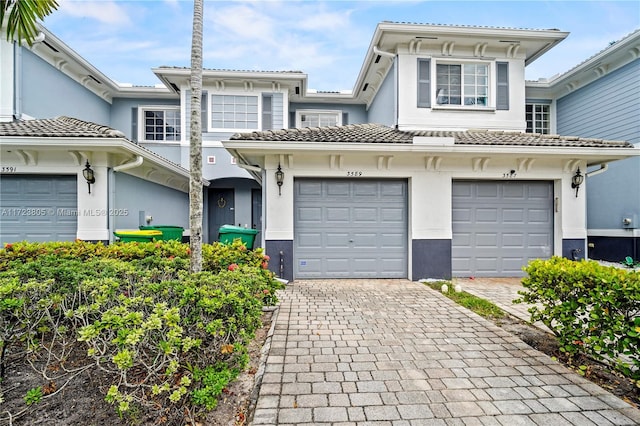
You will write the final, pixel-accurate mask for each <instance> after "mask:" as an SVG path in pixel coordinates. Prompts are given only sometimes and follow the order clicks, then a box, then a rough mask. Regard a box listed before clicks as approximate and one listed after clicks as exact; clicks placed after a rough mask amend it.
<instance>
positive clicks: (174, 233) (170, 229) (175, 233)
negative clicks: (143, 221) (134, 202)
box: [140, 225, 184, 241]
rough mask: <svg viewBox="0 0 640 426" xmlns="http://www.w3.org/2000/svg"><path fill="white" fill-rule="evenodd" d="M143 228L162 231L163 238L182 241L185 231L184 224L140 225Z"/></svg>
mask: <svg viewBox="0 0 640 426" xmlns="http://www.w3.org/2000/svg"><path fill="white" fill-rule="evenodd" d="M140 229H141V230H154V231H160V232H162V238H161V239H162V240H164V241H168V240H178V241H182V233H183V232H184V228H183V227H182V226H173V225H149V226H140Z"/></svg>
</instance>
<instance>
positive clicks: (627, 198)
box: [526, 30, 640, 261]
mask: <svg viewBox="0 0 640 426" xmlns="http://www.w3.org/2000/svg"><path fill="white" fill-rule="evenodd" d="M526 89H527V113H528V114H529V111H531V114H532V115H531V116H530V118H529V119H528V122H527V123H528V126H529V127H532V128H534V129H535V130H537V131H540V132H544V133H557V134H562V135H575V136H582V137H593V138H604V139H615V140H624V141H628V142H630V143H632V144H634V145H635V146H636V147H639V146H640V30H636V31H635V32H633V33H631V34H629V35H628V36H627V37H625V38H623V39H622V40H619V41H616V42H612V43H611V44H610V45H609V46H608V47H607V48H606V49H604V50H603V51H601V52H599V53H598V54H596V55H594V56H592V57H591V58H588V59H587V60H585V61H584V62H582V63H581V64H579V65H577V66H576V67H574V68H573V69H571V70H569V71H568V72H566V73H564V74H561V75H558V76H555V77H552V78H550V79H545V80H542V81H536V82H527V86H526ZM534 114H535V115H534ZM590 171H591V169H590ZM586 188H587V236H588V255H589V257H590V258H595V259H604V260H609V261H620V260H621V259H624V258H625V257H626V256H631V257H633V258H634V259H635V260H638V259H640V157H635V158H629V159H626V160H623V161H616V162H614V163H611V164H608V163H605V164H601V165H597V166H596V167H594V169H593V170H592V171H591V173H590V174H589V175H588V179H587V187H586Z"/></svg>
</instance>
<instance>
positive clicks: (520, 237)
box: [496, 233, 525, 248]
mask: <svg viewBox="0 0 640 426" xmlns="http://www.w3.org/2000/svg"><path fill="white" fill-rule="evenodd" d="M501 241H502V244H501V245H502V247H509V248H522V247H524V245H525V235H524V234H522V233H517V234H515V233H504V234H502V240H501ZM496 245H497V244H496Z"/></svg>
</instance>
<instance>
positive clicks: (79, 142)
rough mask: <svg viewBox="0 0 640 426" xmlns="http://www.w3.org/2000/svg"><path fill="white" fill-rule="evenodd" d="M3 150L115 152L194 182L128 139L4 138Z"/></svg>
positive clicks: (1, 140)
mask: <svg viewBox="0 0 640 426" xmlns="http://www.w3.org/2000/svg"><path fill="white" fill-rule="evenodd" d="M0 147H2V148H3V149H7V148H9V149H11V148H14V149H23V150H24V149H27V150H29V149H31V150H37V151H79V152H111V153H116V154H123V155H127V156H131V157H137V156H141V157H142V158H143V159H144V162H145V163H147V164H148V163H151V164H153V165H154V166H156V167H159V168H160V169H163V170H165V171H167V172H169V173H171V174H173V175H177V176H179V177H180V178H183V179H184V180H186V182H187V183H188V182H189V179H190V178H191V176H190V173H189V170H187V169H185V168H183V167H181V166H179V165H178V164H175V163H172V162H170V161H167V160H166V159H164V158H163V157H161V156H159V155H157V154H155V153H154V152H152V151H149V150H147V149H144V148H142V147H140V146H139V145H136V144H134V143H133V142H130V141H129V140H127V139H124V138H90V137H89V138H87V137H83V138H79V137H76V138H73V137H72V138H70V137H28V136H0ZM209 183H210V182H209V181H208V180H206V179H203V180H202V184H203V185H204V186H209Z"/></svg>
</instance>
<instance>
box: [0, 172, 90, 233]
mask: <svg viewBox="0 0 640 426" xmlns="http://www.w3.org/2000/svg"><path fill="white" fill-rule="evenodd" d="M77 205H78V196H77V187H76V176H50V175H2V176H1V177H0V243H2V244H4V243H12V242H16V241H22V240H27V241H73V240H74V239H75V238H76V235H77V234H76V233H77V227H78V225H77Z"/></svg>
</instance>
